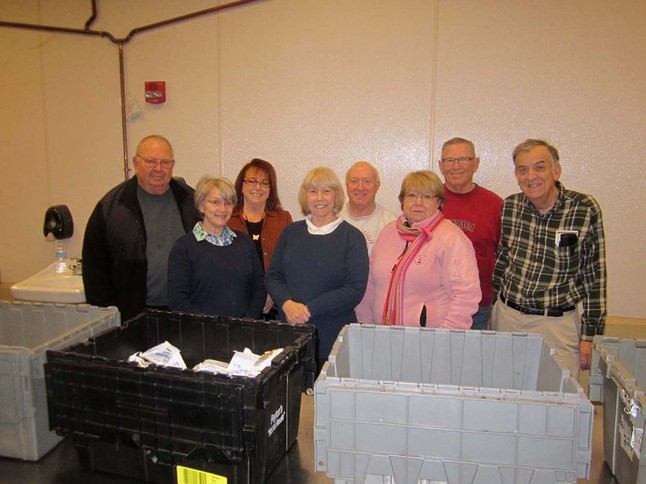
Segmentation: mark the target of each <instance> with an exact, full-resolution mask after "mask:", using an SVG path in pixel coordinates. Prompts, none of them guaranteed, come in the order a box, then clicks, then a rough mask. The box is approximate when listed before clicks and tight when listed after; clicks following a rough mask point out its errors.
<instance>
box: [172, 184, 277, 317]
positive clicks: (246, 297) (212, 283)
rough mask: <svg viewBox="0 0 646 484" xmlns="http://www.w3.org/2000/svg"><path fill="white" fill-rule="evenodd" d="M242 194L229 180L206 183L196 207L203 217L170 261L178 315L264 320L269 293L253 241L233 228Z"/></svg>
mask: <svg viewBox="0 0 646 484" xmlns="http://www.w3.org/2000/svg"><path fill="white" fill-rule="evenodd" d="M235 203H236V192H235V189H234V188H233V185H231V182H229V181H228V180H226V179H225V178H214V177H208V176H205V177H202V179H201V180H200V181H199V182H198V184H197V187H196V188H195V206H196V207H197V209H198V210H199V212H200V213H201V214H202V216H203V220H202V221H201V222H198V223H197V224H196V225H195V227H194V228H193V232H192V233H188V234H186V235H183V236H182V237H180V238H179V239H177V242H175V245H174V247H173V249H172V250H171V253H170V256H169V258H168V301H169V307H170V309H172V310H173V311H182V312H190V313H202V314H209V315H219V316H234V317H247V318H256V319H257V318H259V317H260V315H261V314H262V308H263V305H264V303H265V298H266V296H267V293H266V291H265V286H264V282H263V268H262V265H261V263H260V258H259V257H258V253H257V252H256V247H255V245H254V243H253V242H252V240H251V238H250V237H249V236H248V235H247V234H244V233H242V232H238V231H233V230H231V229H230V228H229V227H228V226H227V222H228V221H229V219H230V218H231V213H232V211H233V206H234V205H235Z"/></svg>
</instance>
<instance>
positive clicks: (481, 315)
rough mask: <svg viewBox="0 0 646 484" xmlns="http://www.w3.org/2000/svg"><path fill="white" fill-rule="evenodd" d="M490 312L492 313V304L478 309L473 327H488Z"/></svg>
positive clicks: (474, 316)
mask: <svg viewBox="0 0 646 484" xmlns="http://www.w3.org/2000/svg"><path fill="white" fill-rule="evenodd" d="M489 314H491V306H489V307H486V308H480V309H478V312H477V313H475V314H474V315H473V316H472V318H473V324H471V329H487V321H489Z"/></svg>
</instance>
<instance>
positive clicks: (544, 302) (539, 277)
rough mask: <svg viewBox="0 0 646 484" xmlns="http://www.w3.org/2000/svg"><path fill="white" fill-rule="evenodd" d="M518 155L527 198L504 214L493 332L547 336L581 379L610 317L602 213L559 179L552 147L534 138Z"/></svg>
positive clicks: (512, 202)
mask: <svg viewBox="0 0 646 484" xmlns="http://www.w3.org/2000/svg"><path fill="white" fill-rule="evenodd" d="M512 158H513V160H514V165H515V175H516V179H517V181H518V186H519V187H520V189H521V190H522V193H517V194H514V195H511V196H509V197H507V198H506V199H505V201H504V202H503V205H502V209H501V239H500V244H499V246H498V253H497V256H496V267H495V270H494V276H493V285H494V301H496V303H495V305H494V307H493V311H492V329H494V330H496V331H520V332H525V333H540V334H542V335H543V337H544V338H545V340H546V342H547V343H548V344H550V345H551V346H552V347H554V348H555V349H556V350H557V355H558V356H560V358H561V359H562V362H563V363H564V364H565V366H566V367H567V368H568V369H569V370H570V371H571V373H572V376H574V377H578V374H579V368H580V369H583V370H585V369H588V368H589V366H590V356H591V352H592V338H593V337H594V336H595V335H597V334H603V329H604V324H605V320H606V249H605V239H604V233H603V222H602V219H601V208H600V207H599V204H598V203H597V201H596V200H595V199H594V198H592V197H591V196H590V195H585V194H583V193H578V192H575V191H572V190H567V189H566V188H565V187H564V186H563V185H562V184H561V183H560V182H559V181H558V179H559V177H560V175H561V164H560V161H559V153H558V150H557V149H556V148H555V147H553V146H551V145H550V144H548V143H547V142H545V141H543V140H536V139H528V140H526V141H525V142H523V143H521V144H519V145H518V146H517V147H516V148H515V149H514V151H513V154H512ZM579 302H581V304H579ZM577 306H580V309H581V315H580V316H579V311H578V307H577Z"/></svg>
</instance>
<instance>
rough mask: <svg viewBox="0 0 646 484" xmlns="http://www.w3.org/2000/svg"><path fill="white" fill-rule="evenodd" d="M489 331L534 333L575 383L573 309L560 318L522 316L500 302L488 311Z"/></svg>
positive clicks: (576, 346) (576, 353)
mask: <svg viewBox="0 0 646 484" xmlns="http://www.w3.org/2000/svg"><path fill="white" fill-rule="evenodd" d="M491 329H493V330H494V331H510V332H514V331H515V332H519V333H538V334H541V335H543V338H544V339H545V341H546V342H547V343H548V344H549V345H550V346H551V347H552V348H554V349H555V350H556V353H557V355H559V357H560V358H561V361H562V362H563V364H565V367H566V368H567V369H568V370H570V373H571V374H572V376H573V377H574V378H576V379H577V380H578V379H579V370H580V368H581V360H580V359H579V332H580V324H579V312H578V311H577V310H576V309H575V310H573V311H568V312H567V313H564V314H563V316H561V317H560V318H553V317H550V316H543V315H538V316H534V315H532V314H523V313H521V312H520V311H516V310H515V309H512V308H510V307H509V306H507V305H506V304H505V303H503V302H502V301H501V300H500V299H499V300H497V301H496V303H495V304H494V306H493V309H492V311H491Z"/></svg>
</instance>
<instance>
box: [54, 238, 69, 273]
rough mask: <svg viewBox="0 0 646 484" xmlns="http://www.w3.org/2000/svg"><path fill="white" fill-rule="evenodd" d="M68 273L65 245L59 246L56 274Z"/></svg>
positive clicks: (57, 249)
mask: <svg viewBox="0 0 646 484" xmlns="http://www.w3.org/2000/svg"><path fill="white" fill-rule="evenodd" d="M66 271H67V251H66V250H65V249H64V248H63V244H58V247H57V248H56V273H57V274H62V273H64V272H66Z"/></svg>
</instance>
